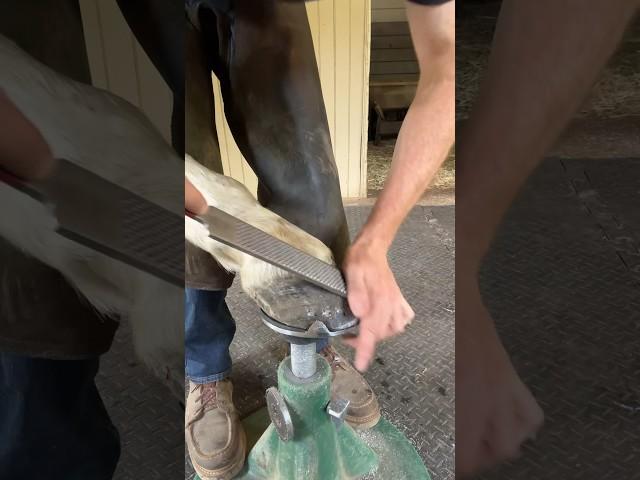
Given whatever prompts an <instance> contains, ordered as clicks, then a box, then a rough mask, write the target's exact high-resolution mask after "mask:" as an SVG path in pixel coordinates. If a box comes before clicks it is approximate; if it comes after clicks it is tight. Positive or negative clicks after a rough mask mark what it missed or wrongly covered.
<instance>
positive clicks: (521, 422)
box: [456, 275, 544, 476]
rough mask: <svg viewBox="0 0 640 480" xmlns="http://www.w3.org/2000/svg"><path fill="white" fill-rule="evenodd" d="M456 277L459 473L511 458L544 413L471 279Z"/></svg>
mask: <svg viewBox="0 0 640 480" xmlns="http://www.w3.org/2000/svg"><path fill="white" fill-rule="evenodd" d="M457 278H458V279H459V280H457V282H458V284H457V285H456V299H457V302H456V303H457V311H456V439H457V440H456V474H457V475H461V476H465V475H470V474H475V473H478V472H480V471H482V470H484V469H486V468H488V467H490V466H493V465H495V464H497V463H499V462H502V461H505V460H511V459H513V458H515V457H517V456H518V455H519V454H520V447H521V445H522V443H523V442H524V441H526V440H528V439H530V438H533V437H534V436H535V434H536V432H537V431H538V429H539V428H540V427H541V426H542V422H543V418H544V415H543V412H542V409H541V408H540V406H539V405H538V403H537V402H536V400H535V398H533V395H531V392H530V391H529V390H528V389H527V387H526V386H525V385H524V383H522V381H521V380H520V378H519V377H518V374H517V373H516V371H515V370H514V368H513V366H512V364H511V361H510V360H509V356H508V355H507V352H506V351H505V350H504V348H503V346H502V344H501V343H500V339H499V338H498V334H497V333H496V331H495V328H494V326H493V321H492V319H491V318H490V317H489V313H488V312H487V310H486V308H485V307H484V305H483V303H482V299H481V296H480V292H479V290H478V284H477V281H475V277H474V276H471V275H462V276H457Z"/></svg>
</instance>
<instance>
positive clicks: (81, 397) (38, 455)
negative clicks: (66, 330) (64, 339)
mask: <svg viewBox="0 0 640 480" xmlns="http://www.w3.org/2000/svg"><path fill="white" fill-rule="evenodd" d="M98 365H99V360H98V357H94V358H90V359H86V360H48V359H41V358H32V357H27V356H24V355H16V354H10V353H0V439H2V441H0V478H2V479H5V478H6V479H12V480H22V479H24V480H27V479H32V478H47V479H50V480H87V479H96V480H107V479H111V478H112V477H113V473H114V471H115V469H116V465H117V463H118V459H119V457H120V437H119V435H118V431H117V430H116V428H115V427H114V425H113V423H111V420H110V419H109V415H108V414H107V411H106V410H105V408H104V404H103V403H102V399H101V398H100V394H99V393H98V390H97V388H96V385H95V381H94V379H95V376H96V373H97V372H98Z"/></svg>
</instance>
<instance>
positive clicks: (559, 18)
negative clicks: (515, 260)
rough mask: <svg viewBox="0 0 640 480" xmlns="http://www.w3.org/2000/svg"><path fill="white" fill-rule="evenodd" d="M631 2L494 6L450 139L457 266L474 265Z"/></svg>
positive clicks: (612, 42)
mask: <svg viewBox="0 0 640 480" xmlns="http://www.w3.org/2000/svg"><path fill="white" fill-rule="evenodd" d="M634 2H635V3H636V4H637V3H638V2H637V0H634ZM634 2H628V1H626V0H616V1H612V2H600V1H598V0H592V1H588V2H585V1H584V0H563V1H557V0H539V1H537V2H521V1H516V0H506V1H505V2H504V3H503V6H502V11H501V13H500V17H499V22H498V25H497V28H496V33H495V36H494V44H493V47H492V53H491V59H490V62H489V69H488V73H487V76H486V79H485V81H484V85H483V88H482V89H481V92H480V96H479V99H478V102H477V104H476V108H475V109H474V113H473V115H472V117H471V118H470V120H469V121H468V122H467V125H465V128H464V132H463V134H462V135H461V136H460V137H459V141H458V148H457V160H458V162H457V165H456V167H457V172H456V213H457V214H456V217H457V221H456V237H457V238H459V239H460V241H462V242H463V243H462V244H461V248H459V249H458V257H457V264H458V266H459V267H461V266H462V267H463V268H467V267H468V268H471V269H477V268H479V265H480V261H481V258H482V256H483V255H484V254H485V252H486V250H487V249H488V247H489V243H490V242H491V240H492V238H493V235H494V232H495V230H496V228H497V226H498V224H499V222H500V220H501V218H502V216H503V214H504V212H505V211H506V209H507V208H508V206H509V205H510V203H511V201H512V200H513V198H514V197H515V195H516V193H517V191H518V189H519V188H520V186H521V185H522V183H523V182H524V180H525V179H526V178H527V176H528V175H529V173H530V172H531V171H532V170H533V169H534V168H535V166H536V165H537V164H538V163H539V162H540V160H541V159H542V157H543V156H544V153H545V152H546V151H547V150H548V149H549V148H550V147H551V146H552V143H553V141H554V140H555V139H556V138H557V137H558V135H559V134H560V132H561V131H562V129H563V128H564V127H565V125H566V124H567V123H568V121H569V120H570V118H571V116H572V115H573V113H574V112H575V111H576V110H577V108H578V107H579V105H580V102H581V101H582V99H583V98H584V97H585V96H586V94H587V92H588V90H589V89H590V87H591V85H592V84H593V83H594V82H595V80H596V77H597V75H598V74H599V72H600V71H601V69H602V67H603V66H604V64H605V62H606V61H607V59H608V58H609V57H610V55H611V53H612V52H613V51H614V49H615V47H616V45H617V44H618V42H619V40H620V37H621V34H622V32H623V30H624V26H625V25H626V24H627V23H628V21H629V19H630V18H631V17H632V14H633V11H634V6H633V3H634ZM532 18H535V19H536V21H532V20H531V19H532ZM465 133H466V134H465Z"/></svg>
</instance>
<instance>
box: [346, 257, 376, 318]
mask: <svg viewBox="0 0 640 480" xmlns="http://www.w3.org/2000/svg"><path fill="white" fill-rule="evenodd" d="M345 277H346V281H347V301H348V302H349V308H350V309H351V312H352V313H353V314H354V315H355V316H356V317H358V318H362V317H364V316H365V315H366V314H367V312H368V311H369V308H370V304H371V302H370V299H369V292H368V291H367V285H366V283H365V280H364V277H363V275H362V273H361V272H360V271H359V270H357V271H356V272H355V273H353V272H351V270H350V269H349V268H347V269H346V271H345Z"/></svg>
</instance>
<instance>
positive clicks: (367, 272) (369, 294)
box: [343, 240, 414, 371]
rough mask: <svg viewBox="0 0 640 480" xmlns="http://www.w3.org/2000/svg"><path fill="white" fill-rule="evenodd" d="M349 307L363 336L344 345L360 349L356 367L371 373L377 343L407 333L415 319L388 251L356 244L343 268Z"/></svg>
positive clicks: (365, 243)
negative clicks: (388, 257)
mask: <svg viewBox="0 0 640 480" xmlns="http://www.w3.org/2000/svg"><path fill="white" fill-rule="evenodd" d="M343 271H344V274H345V277H346V281H347V293H348V301H349V307H350V308H351V311H352V312H353V314H354V315H355V316H356V317H358V318H359V319H360V333H359V334H358V336H357V337H356V338H350V339H345V340H344V342H345V343H346V344H347V345H350V346H352V347H354V348H355V349H356V359H355V367H356V368H357V369H358V370H360V371H364V370H366V369H367V367H368V366H369V364H370V363H371V360H372V359H373V355H374V353H375V346H376V343H377V342H379V341H381V340H384V339H385V338H388V337H391V336H393V335H396V334H398V333H401V332H403V331H404V329H405V327H406V326H407V325H408V324H409V323H411V320H412V319H413V317H414V313H413V310H412V309H411V307H410V306H409V304H408V303H407V301H406V300H405V298H404V297H403V296H402V292H401V291H400V288H399V287H398V284H397V283H396V279H395V277H394V276H393V272H392V271H391V269H390V268H389V264H388V262H387V249H386V248H385V247H384V246H383V245H379V244H376V243H375V242H369V241H367V240H356V241H355V243H354V244H353V245H352V246H351V248H350V249H349V251H348V252H347V256H346V258H345V261H344V264H343Z"/></svg>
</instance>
